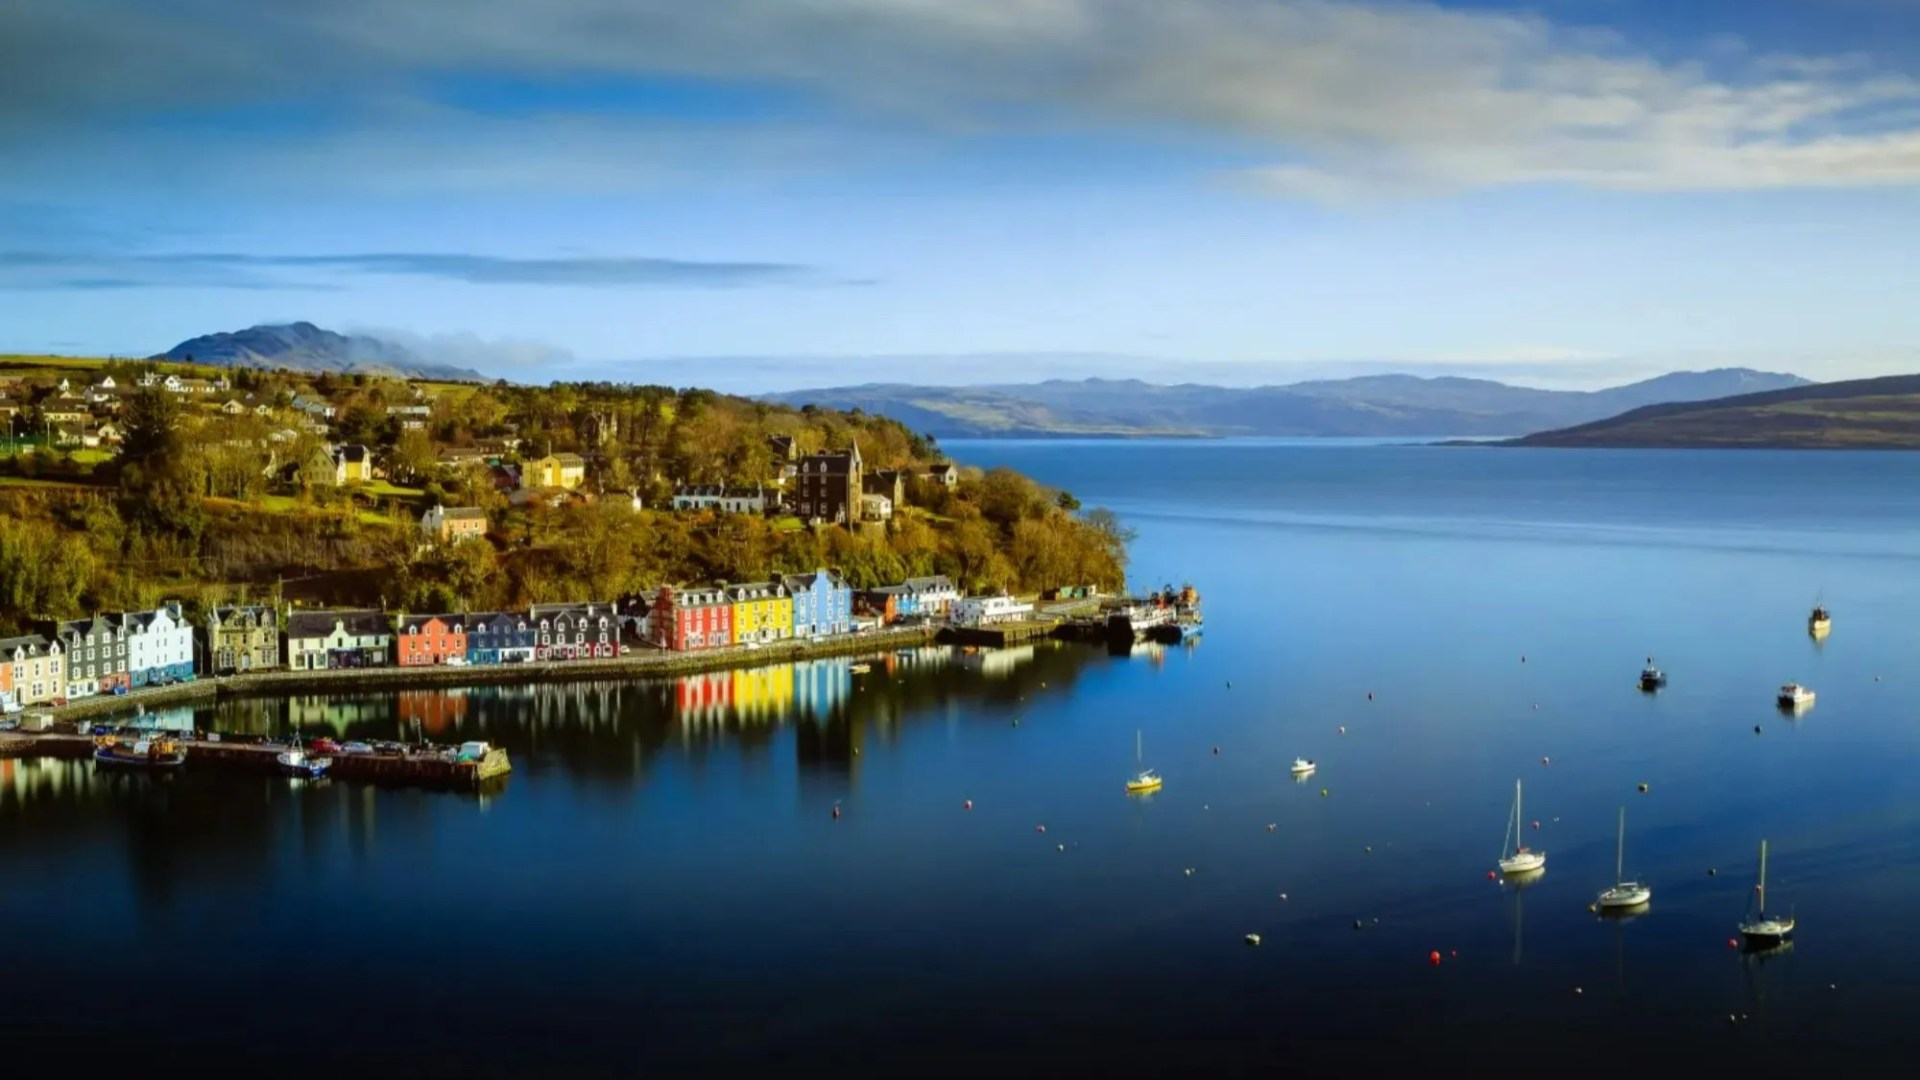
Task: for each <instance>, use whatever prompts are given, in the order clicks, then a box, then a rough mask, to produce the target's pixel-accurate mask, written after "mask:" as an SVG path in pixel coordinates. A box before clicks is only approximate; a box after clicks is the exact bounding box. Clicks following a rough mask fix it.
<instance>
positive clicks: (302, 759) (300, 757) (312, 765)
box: [274, 748, 333, 778]
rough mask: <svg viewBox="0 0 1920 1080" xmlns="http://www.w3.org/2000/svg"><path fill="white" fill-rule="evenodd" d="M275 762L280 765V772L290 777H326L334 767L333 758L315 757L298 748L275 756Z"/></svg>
mask: <svg viewBox="0 0 1920 1080" xmlns="http://www.w3.org/2000/svg"><path fill="white" fill-rule="evenodd" d="M274 761H276V762H278V763H279V765H280V771H281V772H284V773H286V774H287V775H289V776H305V777H309V778H312V777H319V776H325V775H326V774H327V770H328V769H329V768H332V767H333V759H332V758H329V757H314V756H312V755H310V754H308V753H307V752H306V751H305V750H301V749H298V748H295V749H292V750H285V751H282V752H281V753H279V754H277V755H275V756H274Z"/></svg>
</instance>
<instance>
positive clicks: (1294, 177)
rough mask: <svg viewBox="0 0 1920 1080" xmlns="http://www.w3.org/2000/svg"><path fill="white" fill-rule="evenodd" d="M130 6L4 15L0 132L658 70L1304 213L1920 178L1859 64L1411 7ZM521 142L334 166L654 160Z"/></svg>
mask: <svg viewBox="0 0 1920 1080" xmlns="http://www.w3.org/2000/svg"><path fill="white" fill-rule="evenodd" d="M83 4H84V6H85V7H86V8H87V11H86V12H85V13H84V15H85V17H84V18H82V17H80V15H79V14H76V12H78V9H79V8H80V7H81V6H83ZM141 6H142V5H139V4H137V3H135V2H134V0H15V3H14V4H12V5H10V7H9V8H8V9H7V10H8V12H9V13H8V14H0V125H4V124H6V123H7V122H9V121H11V122H12V123H14V124H16V125H30V123H31V122H32V121H33V120H34V118H35V117H36V116H45V117H59V118H61V119H63V120H64V119H66V118H68V117H69V115H71V114H83V113H86V112H87V110H90V109H91V110H104V111H111V110H113V109H119V110H121V111H123V112H124V111H129V110H139V109H143V108H156V107H164V106H167V105H169V104H173V105H184V104H193V105H200V106H205V105H208V104H211V103H214V102H216V101H217V100H219V99H220V98H221V96H222V95H242V96H243V100H251V99H253V98H255V97H258V98H261V99H293V100H303V99H304V100H312V99H315V98H318V99H320V100H328V101H334V102H336V103H340V104H354V103H368V102H371V103H374V104H376V105H378V104H379V103H381V102H383V101H388V100H392V99H394V98H399V99H405V98H408V97H416V98H419V97H430V96H431V94H432V93H433V92H434V91H433V78H434V77H435V76H441V75H447V76H456V75H472V74H475V73H480V74H483V75H487V74H491V75H500V74H505V75H510V76H516V77H521V78H526V79H532V80H540V79H546V78H550V77H552V78H560V77H578V76H604V77H612V78H645V77H652V76H661V75H677V76H693V77H699V78H711V79H719V80H739V81H746V82H749V83H753V84H756V85H760V86H773V87H779V86H788V87H798V88H801V89H804V90H807V91H812V92H817V93H820V94H823V95H826V96H827V97H829V98H831V99H833V100H834V101H836V102H837V103H838V104H839V105H840V106H841V107H843V108H846V109H851V110H853V111H854V112H856V113H858V114H861V115H864V116H866V117H869V118H883V119H884V118H891V119H893V120H905V121H909V122H911V123H912V124H914V125H916V126H919V127H921V128H923V129H924V128H928V127H934V128H937V129H939V130H945V131H949V132H953V133H961V132H981V131H985V132H992V131H1002V130H1011V129H1026V130H1036V129H1044V128H1046V127H1047V126H1048V125H1056V124H1061V123H1077V124H1097V125H1101V126H1103V127H1107V128H1115V129H1120V130H1128V129H1132V130H1137V131H1139V132H1142V133H1151V132H1155V131H1164V130H1167V129H1168V128H1179V129H1183V130H1188V131H1193V130H1200V131H1211V132H1214V133H1216V134H1217V135H1219V136H1221V137H1223V138H1227V139H1231V140H1233V141H1234V144H1235V145H1237V146H1239V147H1243V148H1244V147H1248V146H1251V147H1254V148H1256V151H1258V148H1266V149H1265V151H1264V152H1267V153H1271V154H1272V155H1273V158H1274V160H1273V162H1272V163H1271V164H1270V165H1267V166H1263V167H1255V168H1252V169H1250V170H1248V171H1247V172H1246V173H1245V174H1244V176H1243V177H1242V178H1241V179H1243V180H1244V181H1246V182H1250V183H1252V184H1254V185H1256V186H1259V187H1262V188H1264V189H1266V190H1270V191H1274V192H1278V193H1283V194H1287V195H1293V196H1300V197H1308V198H1316V199H1328V198H1352V197H1369V196H1380V195H1396V194H1406V193H1412V192H1422V191H1448V190H1463V189H1475V188H1485V187H1494V186H1502V185H1513V184H1533V183H1569V184H1578V185H1585V186H1592V187H1600V188H1610V189H1620V190H1633V191H1683V190H1714V189H1729V188H1780V187H1815V186H1864V185H1887V184H1910V183H1914V182H1915V181H1920V119H1916V118H1915V115H1914V113H1913V111H1912V110H1913V109H1914V108H1915V107H1916V106H1920V81H1916V80H1915V79H1914V78H1912V77H1910V76H1908V75H1904V74H1899V73H1887V72H1882V71H1877V70H1875V69H1874V67H1873V66H1872V65H1871V63H1869V62H1868V61H1866V60H1864V59H1862V58H1860V57H1853V56H1839V57H1835V56H1754V55H1751V54H1750V53H1748V52H1747V51H1746V50H1744V49H1743V48H1740V47H1738V42H1735V41H1728V40H1717V41H1716V42H1714V43H1712V47H1711V48H1705V47H1703V51H1702V61H1701V62H1700V63H1691V64H1689V63H1674V62H1666V61H1661V60H1658V59H1656V58H1654V57H1652V56H1651V55H1649V54H1646V53H1644V52H1636V51H1635V50H1634V49H1633V47H1632V45H1631V43H1629V42H1627V41H1624V40H1622V39H1620V38H1618V37H1616V36H1614V35H1612V34H1609V33H1605V32H1594V31H1575V30H1571V29H1568V28H1565V27H1561V26H1556V25H1554V24H1552V23H1550V22H1547V21H1545V20H1543V19H1540V18H1537V17H1531V16H1522V15H1514V14H1503V13H1495V12H1489V11H1485V10H1450V9H1445V8H1442V7H1439V6H1436V5H1433V4H1427V3H1411V2H1390V0H697V2H694V0H546V2H544V3H539V4H529V3H525V2H523V0H407V2H406V3H391V2H389V0H333V2H331V3H328V4H325V5H258V4H254V3H251V2H247V3H241V2H240V0H179V3H178V4H177V5H176V6H175V8H174V11H175V12H176V14H175V15H174V17H173V19H172V20H171V21H170V22H168V23H167V24H166V25H165V26H164V27H159V28H156V25H157V24H155V23H153V21H152V20H151V19H149V18H146V17H145V16H144V15H142V14H141V12H140V11H139V10H137V9H139V8H140V7H141ZM116 11H119V12H122V13H128V14H129V15H130V17H129V18H127V19H126V20H116V18H114V17H113V13H114V12H116ZM134 16H139V17H134ZM201 24H204V25H206V26H213V25H219V26H220V28H221V38H222V41H223V47H222V48H221V49H219V50H215V51H216V52H217V53H218V55H219V57H220V60H219V63H220V68H219V71H218V72H217V74H218V76H219V78H206V77H202V76H204V74H205V72H204V70H202V71H201V73H200V75H196V77H193V78H185V79H183V78H180V77H178V73H179V72H181V71H185V70H196V68H197V67H198V65H199V64H200V63H201V62H202V57H203V55H204V54H205V53H206V52H207V50H206V49H205V48H204V46H203V42H201V41H200V40H199V39H198V38H197V37H196V36H195V35H193V34H190V33H186V32H184V31H183V28H190V27H192V26H195V25H201ZM9 39H10V40H11V41H12V43H13V44H12V45H11V46H9V45H7V44H5V42H6V41H7V40H9ZM36 39H38V40H36ZM75 54H80V55H87V56H90V57H92V58H93V61H92V62H90V63H87V64H78V63H75V62H74V61H73V56H74V55H75ZM1708 60H1711V61H1712V64H1711V66H1712V69H1713V73H1712V74H1709V71H1708V65H1707V63H1706V61H1708ZM9 70H11V71H12V72H13V74H12V75H8V74H6V72H7V71H9ZM116 92H117V93H118V95H119V96H118V97H116V96H115V95H116ZM9 101H11V104H8V102H9ZM523 122H524V121H523ZM537 122H538V126H539V127H540V129H541V131H540V134H538V135H537V136H534V137H531V138H530V139H529V140H528V141H527V142H524V143H515V142H512V141H510V140H509V139H508V138H507V137H506V136H507V135H508V134H510V133H511V132H512V131H514V130H516V128H514V127H513V126H512V125H513V123H514V121H511V120H507V121H503V120H501V119H500V118H498V117H493V118H486V117H473V116H468V115H463V114H460V113H458V112H445V113H431V112H430V113H412V112H409V111H407V110H400V111H397V112H394V113H393V114H392V116H391V119H390V121H389V122H387V123H384V124H377V125H372V126H370V127H368V128H366V129H364V130H357V131H352V132H349V133H347V134H346V135H344V136H342V140H343V141H342V145H343V146H346V147H349V148H358V149H359V150H360V151H361V152H363V153H364V154H365V155H366V156H365V158H364V162H363V164H362V166H361V168H363V169H365V170H367V171H368V172H370V173H374V174H405V175H411V176H414V177H416V178H418V179H420V180H422V181H423V182H424V183H427V184H436V183H446V184H454V185H458V184H460V183H461V182H462V181H463V180H468V179H470V178H472V177H475V176H479V175H489V176H506V177H511V178H513V182H515V183H519V184H524V185H526V189H528V190H544V188H545V186H546V185H548V184H564V183H565V182H566V177H567V176H569V175H575V176H577V175H580V174H583V173H584V174H586V175H590V176H593V177H596V178H598V181H599V182H600V183H608V184H616V185H617V184H620V183H623V182H632V181H635V180H638V179H641V178H644V177H646V176H647V175H649V174H648V173H647V171H646V168H645V166H646V165H647V164H648V163H649V162H654V161H657V160H659V159H660V158H663V157H670V156H671V155H670V153H666V154H649V153H648V150H649V146H648V143H647V140H646V139H645V138H640V139H635V138H633V137H631V136H628V137H624V138H623V137H620V136H611V137H608V138H604V139H602V138H598V137H596V136H595V135H594V132H596V131H597V130H599V129H600V128H602V127H605V126H607V125H610V124H612V125H617V124H618V123H619V122H620V121H619V118H618V117H617V114H616V115H615V116H613V117H611V118H610V117H608V116H606V115H598V116H595V117H592V118H576V119H574V120H568V119H567V118H565V117H554V116H548V117H545V118H541V119H538V121H537ZM503 124H505V125H507V126H505V127H502V126H501V125H503ZM569 124H573V125H575V126H572V127H569V126H568V125H569ZM40 130H41V131H42V134H45V131H46V129H45V128H42V129H40ZM48 137H51V136H48ZM664 149H668V150H670V149H671V148H670V147H666V148H664ZM516 151H518V153H516ZM515 162H518V163H519V164H518V165H517V167H516V166H515V164H514V163H515ZM576 182H577V181H576Z"/></svg>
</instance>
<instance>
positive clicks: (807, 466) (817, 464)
mask: <svg viewBox="0 0 1920 1080" xmlns="http://www.w3.org/2000/svg"><path fill="white" fill-rule="evenodd" d="M862 473H863V466H862V463H861V461H860V446H859V444H857V443H856V444H854V445H853V446H851V447H849V448H847V449H846V450H841V451H830V452H827V453H821V454H810V455H808V456H806V457H804V458H801V459H800V472H799V475H798V476H797V477H796V479H795V483H796V484H797V489H796V491H795V493H794V510H795V512H797V513H798V514H799V515H800V517H801V518H802V519H804V520H807V521H830V522H833V523H835V524H841V525H850V524H853V523H854V522H856V521H858V520H860V496H861V494H862V493H864V491H865V486H864V485H865V481H864V479H863V478H862Z"/></svg>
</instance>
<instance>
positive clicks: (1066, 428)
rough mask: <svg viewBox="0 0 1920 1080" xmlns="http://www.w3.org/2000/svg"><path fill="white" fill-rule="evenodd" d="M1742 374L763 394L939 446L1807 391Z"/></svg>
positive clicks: (1524, 415) (1559, 411) (1205, 432)
mask: <svg viewBox="0 0 1920 1080" xmlns="http://www.w3.org/2000/svg"><path fill="white" fill-rule="evenodd" d="M1810 385H1812V384H1811V383H1810V382H1809V380H1806V379H1802V378H1800V377H1799V376H1797V375H1784V374H1773V373H1769V372H1764V371H1752V370H1749V369H1746V368H1721V369H1718V370H1714V371H1684V372H1675V373H1672V374H1668V375H1661V376H1659V377H1657V378H1652V379H1647V380H1645V381H1644V382H1637V383H1633V384H1631V385H1628V386H1617V387H1614V388H1612V389H1608V390H1591V391H1574V390H1535V389H1529V388H1527V387H1520V386H1508V385H1506V384H1505V383H1499V382H1493V381H1491V380H1488V379H1463V378H1453V377H1441V378H1421V377H1418V376H1414V375H1369V376H1363V377H1360V378H1353V379H1336V380H1324V381H1318V382H1300V383H1293V384H1291V385H1286V386H1261V387H1253V388H1232V387H1223V386H1202V385H1197V384H1192V383H1185V384H1181V385H1177V386H1162V385H1156V384H1153V383H1146V382H1141V381H1139V380H1137V379H1119V380H1116V379H1085V380H1078V381H1069V380H1060V379H1056V380H1052V381H1049V382H1041V383H1030V384H1024V385H1000V386H961V387H950V386H908V385H893V384H870V385H866V386H843V387H833V388H829V389H822V390H799V391H794V392H791V393H782V394H770V395H764V400H768V401H773V402H779V403H782V404H788V405H806V404H815V405H819V406H821V407H823V408H836V409H855V408H857V409H863V410H865V411H867V412H869V413H877V414H879V415H882V416H887V417H891V418H893V419H895V420H899V421H900V422H902V423H904V424H906V425H907V426H909V427H911V428H913V429H914V430H916V431H921V432H925V433H927V434H930V435H932V436H934V437H935V438H995V437H1007V438H1035V437H1066V436H1103V435H1104V436H1149V435H1161V436H1167V435H1189V436H1226V435H1270V436H1385V437H1391V436H1406V437H1422V436H1474V437H1499V436H1517V435H1526V434H1529V433H1532V432H1537V431H1547V430H1551V429H1555V428H1564V427H1570V426H1573V425H1577V424H1584V423H1588V422H1590V421H1594V420H1599V419H1602V418H1604V417H1609V416H1615V415H1618V414H1620V413H1623V412H1626V411H1628V410H1630V409H1636V408H1639V407H1641V406H1645V405H1652V404H1657V403H1662V402H1684V401H1702V400H1707V399H1712V398H1722V397H1727V396H1728V395H1732V394H1746V393H1752V392H1754V391H1763V390H1779V389H1787V388H1792V387H1801V386H1810Z"/></svg>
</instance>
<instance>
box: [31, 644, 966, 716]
mask: <svg viewBox="0 0 1920 1080" xmlns="http://www.w3.org/2000/svg"><path fill="white" fill-rule="evenodd" d="M933 637H934V629H933V628H932V627H908V628H902V629H896V630H880V631H875V632H873V633H868V634H861V635H857V636H855V635H849V636H843V637H834V638H828V639H827V640H825V641H822V642H819V643H817V644H816V643H814V642H811V641H782V642H774V643H770V644H766V645H762V646H761V647H759V648H757V649H749V648H745V647H743V646H733V647H730V648H725V649H708V650H703V651H701V652H685V653H676V652H656V651H651V650H649V651H647V652H644V653H634V654H631V655H628V656H622V657H618V658H615V659H607V660H562V661H548V662H545V663H529V664H500V665H485V666H471V667H444V666H437V667H375V668H352V669H340V670H333V671H263V672H255V673H252V674H248V675H227V676H220V677H213V676H204V677H202V678H199V679H195V680H194V681H192V682H186V683H178V684H176V685H173V686H158V687H146V688H143V689H140V690H135V691H133V692H132V693H129V694H124V695H102V696H99V697H90V698H81V699H79V700H77V701H73V702H70V703H68V704H66V705H61V706H58V707H54V708H42V709H36V710H33V711H35V712H44V713H46V714H47V715H49V716H51V717H52V718H53V720H54V722H55V723H61V722H65V723H74V722H78V721H83V720H91V719H95V718H99V717H104V716H114V715H119V714H123V713H127V712H130V711H131V710H132V709H133V707H134V706H135V705H136V704H139V705H144V706H145V707H147V708H149V709H156V708H162V707H166V706H175V705H192V704H197V703H200V702H203V701H211V700H215V699H217V698H228V697H270V696H273V695H277V694H344V693H354V692H357V691H362V690H406V689H417V688H421V687H436V686H443V687H455V686H489V685H498V684H502V683H514V684H525V683H558V682H584V681H588V680H593V679H623V678H645V677H648V676H672V675H692V674H696V673H699V672H704V671H725V670H729V669H732V668H745V667H762V666H766V665H771V664H784V663H790V662H792V661H795V660H810V659H816V658H819V657H827V656H852V655H859V654H862V653H873V652H879V651H884V650H886V649H897V648H903V647H907V646H915V645H925V644H927V643H929V642H931V641H932V640H933Z"/></svg>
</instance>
